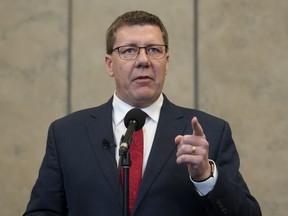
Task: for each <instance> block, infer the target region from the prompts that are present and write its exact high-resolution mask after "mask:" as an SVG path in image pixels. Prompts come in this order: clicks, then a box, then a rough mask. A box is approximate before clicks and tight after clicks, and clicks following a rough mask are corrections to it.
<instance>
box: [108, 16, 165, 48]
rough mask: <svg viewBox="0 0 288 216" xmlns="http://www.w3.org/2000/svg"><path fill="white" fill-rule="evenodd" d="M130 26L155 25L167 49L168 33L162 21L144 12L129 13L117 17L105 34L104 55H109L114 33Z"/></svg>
mask: <svg viewBox="0 0 288 216" xmlns="http://www.w3.org/2000/svg"><path fill="white" fill-rule="evenodd" d="M132 25H155V26H158V27H159V28H160V30H161V32H162V36H163V41H164V44H165V45H166V46H167V49H168V45H169V44H168V32H167V30H166V28H165V26H164V25H163V23H162V21H161V20H160V19H159V18H158V17H157V16H155V15H153V14H151V13H148V12H145V11H130V12H127V13H124V14H122V15H121V16H119V17H117V19H116V20H115V21H114V22H113V23H112V24H111V26H110V27H109V28H108V29H107V32H106V53H107V54H111V53H112V50H113V46H114V43H115V34H116V32H117V31H118V30H119V29H120V28H123V27H125V26H132Z"/></svg>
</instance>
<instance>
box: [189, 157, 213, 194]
mask: <svg viewBox="0 0 288 216" xmlns="http://www.w3.org/2000/svg"><path fill="white" fill-rule="evenodd" d="M209 161H210V162H212V163H213V168H214V170H213V176H211V177H210V178H208V179H207V180H206V181H203V182H196V181H193V179H192V177H191V176H190V175H189V177H190V180H191V182H193V184H194V186H195V188H196V190H197V192H198V194H199V195H200V196H205V195H207V194H208V193H209V192H210V191H212V190H213V188H214V186H215V184H216V181H217V178H218V170H217V167H216V164H215V162H214V161H213V160H210V159H209Z"/></svg>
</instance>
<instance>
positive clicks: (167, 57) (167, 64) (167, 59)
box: [165, 53, 169, 75]
mask: <svg viewBox="0 0 288 216" xmlns="http://www.w3.org/2000/svg"><path fill="white" fill-rule="evenodd" d="M168 66H169V53H167V56H166V71H165V74H166V75H167V73H168Z"/></svg>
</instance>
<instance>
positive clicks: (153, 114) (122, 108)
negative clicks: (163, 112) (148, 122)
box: [112, 93, 163, 125]
mask: <svg viewBox="0 0 288 216" xmlns="http://www.w3.org/2000/svg"><path fill="white" fill-rule="evenodd" d="M162 104H163V95H162V94H161V95H160V96H159V98H158V99H157V100H156V101H155V102H154V103H153V104H151V105H150V106H148V107H145V108H141V110H142V111H144V112H145V113H146V114H147V115H148V116H149V118H150V119H152V120H153V121H154V122H156V123H157V122H158V120H159V116H160V109H161V107H162ZM112 106H113V112H112V113H113V114H112V118H113V122H114V124H115V125H119V124H120V123H121V122H122V121H123V120H124V117H125V115H126V114H127V112H128V111H129V110H131V109H133V108H134V107H133V106H131V105H129V104H127V103H125V102H124V101H122V100H120V99H119V98H118V97H117V95H116V94H115V93H114V97H113V102H112ZM147 118H148V117H147Z"/></svg>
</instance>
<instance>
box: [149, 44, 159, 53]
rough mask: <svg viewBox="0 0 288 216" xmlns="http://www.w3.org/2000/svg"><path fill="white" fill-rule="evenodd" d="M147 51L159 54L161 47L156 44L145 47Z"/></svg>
mask: <svg viewBox="0 0 288 216" xmlns="http://www.w3.org/2000/svg"><path fill="white" fill-rule="evenodd" d="M147 53H151V54H159V53H161V49H160V48H159V47H157V46H151V47H147Z"/></svg>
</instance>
